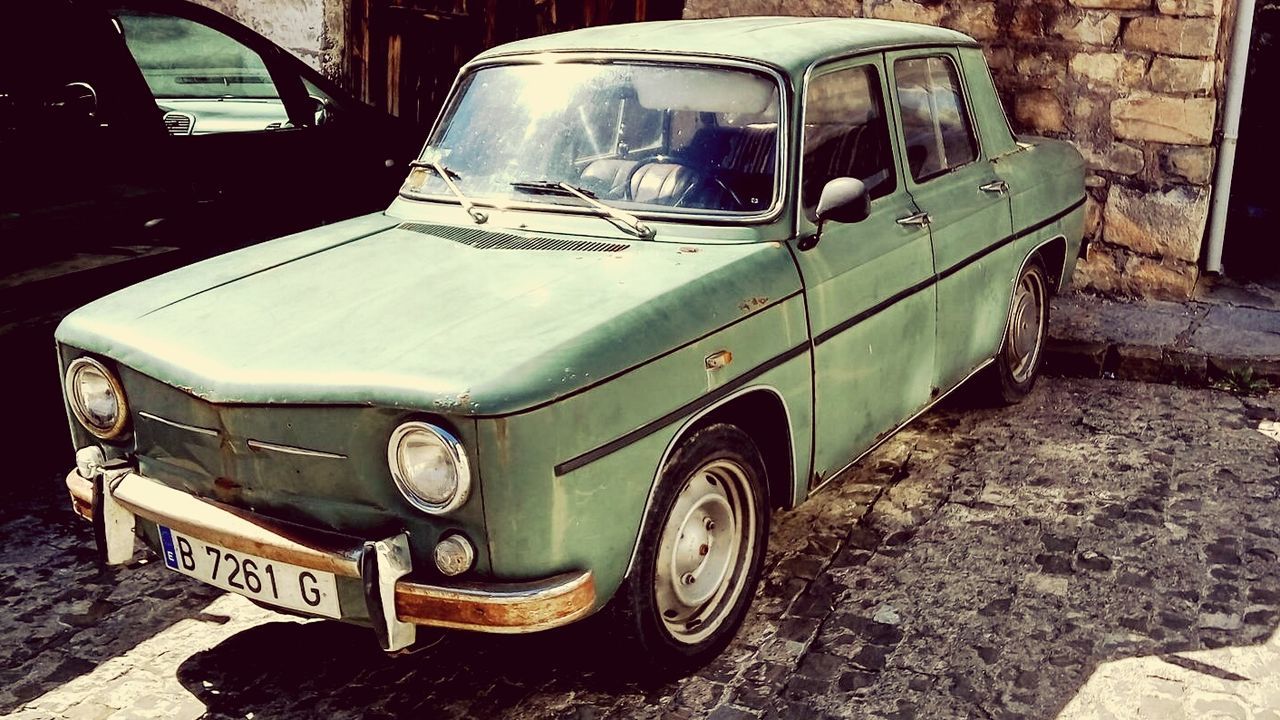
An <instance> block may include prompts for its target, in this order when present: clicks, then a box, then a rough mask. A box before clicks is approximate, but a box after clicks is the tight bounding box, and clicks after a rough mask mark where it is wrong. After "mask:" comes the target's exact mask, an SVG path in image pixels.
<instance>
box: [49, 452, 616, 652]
mask: <svg viewBox="0 0 1280 720" xmlns="http://www.w3.org/2000/svg"><path fill="white" fill-rule="evenodd" d="M67 490H68V491H70V493H71V505H72V508H73V509H74V510H75V511H76V513H77V514H79V515H80V516H82V517H84V518H86V519H88V520H90V521H92V522H93V525H94V536H95V538H96V539H97V542H98V550H99V554H100V556H101V557H102V559H103V560H104V561H105V562H107V563H108V564H114V565H118V564H122V563H126V562H129V561H130V560H131V559H132V558H133V554H134V547H135V545H134V538H135V523H136V518H144V519H146V520H149V521H151V522H154V523H156V524H158V525H164V526H166V527H169V528H173V529H174V530H177V531H178V532H181V533H184V534H187V535H191V536H192V537H196V538H200V539H201V540H204V541H207V542H210V543H213V544H215V545H221V546H223V547H225V548H228V549H231V550H239V551H240V552H244V553H249V554H252V555H257V556H259V557H264V558H267V559H270V560H277V561H279V562H284V563H289V564H292V565H298V566H301V567H305V568H309V569H313V570H323V571H325V572H331V573H334V574H335V575H338V576H340V577H347V578H355V579H358V580H360V581H361V582H362V583H363V584H364V591H365V593H364V594H365V603H366V605H367V606H368V611H369V619H370V621H371V622H372V624H373V626H374V630H375V632H376V633H377V635H378V639H379V641H380V642H381V643H382V646H383V649H385V650H388V651H392V650H400V649H403V648H405V647H408V646H409V645H412V644H413V642H414V641H415V639H416V637H415V628H416V626H418V625H427V626H432V627H442V628H456V629H461V630H478V631H482V632H491V633H526V632H534V631H537V630H545V629H548V628H553V627H557V626H560V625H565V624H568V623H570V622H573V621H574V620H577V619H579V618H581V617H584V616H585V615H587V614H588V613H590V612H591V608H592V607H593V606H594V605H595V600H596V592H595V579H594V577H593V576H592V574H591V571H589V570H587V571H583V572H570V573H564V574H561V575H556V576H554V577H550V578H545V579H542V580H537V581H534V582H527V583H459V584H458V585H456V586H450V587H444V586H438V585H424V584H421V583H415V582H410V581H408V580H405V579H404V577H405V576H407V575H408V574H409V572H410V571H411V570H412V561H411V559H410V557H409V544H408V534H406V533H401V534H399V535H396V536H393V537H390V538H386V539H383V540H378V541H375V542H370V541H363V540H358V539H355V538H351V537H347V536H342V535H337V534H333V533H327V532H320V531H315V530H309V529H306V528H302V527H300V526H297V525H292V524H287V523H282V522H278V521H274V520H269V519H267V518H263V517H261V516H257V515H254V514H252V513H248V512H245V511H243V510H240V509H238V508H233V507H230V506H228V505H223V504H222V503H218V502H214V501H212V500H207V499H204V498H198V497H195V496H193V495H190V494H188V493H186V492H183V491H181V490H175V489H173V488H171V487H168V486H167V485H164V484H163V483H160V482H158V481H156V480H152V479H151V478H147V477H144V476H142V475H139V474H137V473H136V472H134V471H133V470H132V469H130V468H125V469H115V470H106V471H105V472H103V473H102V474H101V475H98V476H96V477H95V478H94V479H93V480H87V479H85V478H83V477H81V476H80V474H79V473H78V472H76V471H74V470H73V471H71V473H70V474H69V475H67Z"/></svg>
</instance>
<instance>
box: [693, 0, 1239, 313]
mask: <svg viewBox="0 0 1280 720" xmlns="http://www.w3.org/2000/svg"><path fill="white" fill-rule="evenodd" d="M1224 1H1227V2H1229V0H1070V2H1066V1H1064V0H1049V1H1047V2H1037V1H1035V0H738V1H736V2H726V1H725V0H687V2H686V5H685V17H690V18H697V17H720V16H724V15H774V14H786V15H835V16H843V17H850V16H853V17H862V16H865V17H875V18H884V19H890V20H907V21H911V22H920V23H928V24H930V25H943V26H946V27H951V28H955V29H957V30H960V31H962V32H965V33H968V34H969V35H972V36H973V37H975V38H977V39H978V40H979V41H980V42H982V44H983V45H984V47H985V48H986V54H987V58H988V61H989V62H990V64H991V67H992V70H993V71H994V73H995V77H996V84H997V85H998V86H999V87H1000V91H1001V95H1002V96H1003V98H1004V101H1005V107H1006V108H1007V109H1008V111H1009V114H1010V117H1011V119H1012V121H1013V123H1014V127H1015V129H1016V130H1018V131H1019V132H1026V133H1031V134H1038V135H1048V136H1052V137H1060V138H1065V139H1068V140H1070V141H1072V142H1073V143H1075V145H1076V146H1077V147H1078V148H1080V151H1081V153H1083V154H1084V156H1085V157H1086V158H1087V159H1088V161H1089V166H1090V169H1091V171H1092V172H1091V173H1090V175H1089V177H1088V181H1087V182H1088V193H1089V204H1088V210H1089V213H1088V217H1089V220H1088V228H1087V232H1088V237H1089V240H1090V245H1089V254H1088V257H1087V258H1086V259H1085V260H1082V262H1081V263H1080V266H1079V270H1078V271H1077V274H1076V277H1075V282H1076V285H1077V287H1085V288H1089V289H1093V290H1096V291H1099V292H1104V293H1109V294H1119V295H1136V296H1146V297H1158V298H1171V299H1180V298H1186V297H1189V296H1190V294H1191V290H1192V288H1193V286H1194V284H1195V281H1196V277H1197V274H1198V267H1199V263H1200V254H1201V245H1202V241H1203V238H1204V231H1205V226H1206V224H1207V220H1208V213H1209V197H1210V187H1209V186H1210V184H1211V182H1212V176H1213V167H1214V155H1215V146H1216V143H1217V136H1216V135H1215V129H1216V123H1217V118H1218V115H1219V111H1220V109H1221V102H1220V97H1221V95H1222V87H1223V82H1222V81H1223V77H1224V74H1225V67H1224V60H1223V59H1224V58H1225V57H1227V53H1226V38H1225V34H1226V33H1227V29H1228V28H1229V27H1230V25H1229V23H1228V22H1227V20H1228V16H1229V15H1230V8H1224V4H1223V3H1224Z"/></svg>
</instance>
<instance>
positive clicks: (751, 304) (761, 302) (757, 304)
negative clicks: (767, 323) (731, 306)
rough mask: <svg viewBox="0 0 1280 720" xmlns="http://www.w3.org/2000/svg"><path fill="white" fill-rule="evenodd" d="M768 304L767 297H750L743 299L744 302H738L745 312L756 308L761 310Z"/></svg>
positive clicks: (739, 307)
mask: <svg viewBox="0 0 1280 720" xmlns="http://www.w3.org/2000/svg"><path fill="white" fill-rule="evenodd" d="M768 304H769V298H767V297H749V298H747V299H746V300H743V301H742V302H740V303H738V309H739V310H741V311H742V312H744V313H749V312H753V311H755V310H759V309H760V308H762V307H764V306H765V305H768Z"/></svg>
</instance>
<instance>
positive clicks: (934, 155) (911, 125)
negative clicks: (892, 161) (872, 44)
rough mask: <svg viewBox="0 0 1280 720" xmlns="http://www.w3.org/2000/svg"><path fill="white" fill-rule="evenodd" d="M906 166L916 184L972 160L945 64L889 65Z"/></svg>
mask: <svg viewBox="0 0 1280 720" xmlns="http://www.w3.org/2000/svg"><path fill="white" fill-rule="evenodd" d="M893 70H894V76H895V78H896V85H897V90H898V106H899V108H900V109H901V110H902V135H903V138H904V140H905V142H906V150H907V166H908V167H909V168H910V169H911V177H912V178H914V179H915V180H916V181H921V180H926V179H928V178H930V177H933V176H934V175H937V174H939V173H942V172H946V171H947V170H951V169H953V168H957V167H960V166H961V165H966V164H968V163H970V162H973V161H974V160H975V159H976V158H977V157H978V146H977V142H976V141H975V140H974V135H973V124H972V123H971V122H970V120H969V113H968V110H967V108H965V103H964V93H963V92H962V90H961V89H960V78H959V75H958V73H957V72H956V66H955V64H954V63H953V62H951V60H950V59H949V58H946V57H940V56H934V57H923V58H910V59H905V60H899V61H897V62H896V63H894V68H893Z"/></svg>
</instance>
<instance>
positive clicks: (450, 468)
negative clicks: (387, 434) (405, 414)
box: [387, 422, 471, 514]
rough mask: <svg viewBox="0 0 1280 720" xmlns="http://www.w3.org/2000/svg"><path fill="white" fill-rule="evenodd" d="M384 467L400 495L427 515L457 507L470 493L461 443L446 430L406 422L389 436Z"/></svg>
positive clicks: (467, 472)
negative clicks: (386, 466) (389, 468)
mask: <svg viewBox="0 0 1280 720" xmlns="http://www.w3.org/2000/svg"><path fill="white" fill-rule="evenodd" d="M387 464H388V465H390V466H391V477H393V478H395V481H396V485H397V486H399V488H400V492H402V493H404V496H405V497H406V498H408V499H409V502H411V503H413V504H414V505H416V506H417V507H418V508H420V509H422V510H425V511H427V512H429V513H434V514H442V513H447V512H449V511H450V510H454V509H456V508H458V507H461V505H462V503H464V502H466V501H467V495H468V493H470V491H471V470H470V468H469V466H468V465H467V455H466V452H465V451H464V450H463V449H462V443H460V442H458V439H457V438H455V437H454V436H453V435H451V434H450V433H449V432H448V431H447V430H444V429H441V428H438V427H436V426H435V425H429V424H427V423H424V422H407V423H405V424H403V425H401V426H400V427H398V428H396V431H395V432H393V433H391V442H390V443H389V444H388V445H387Z"/></svg>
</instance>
